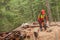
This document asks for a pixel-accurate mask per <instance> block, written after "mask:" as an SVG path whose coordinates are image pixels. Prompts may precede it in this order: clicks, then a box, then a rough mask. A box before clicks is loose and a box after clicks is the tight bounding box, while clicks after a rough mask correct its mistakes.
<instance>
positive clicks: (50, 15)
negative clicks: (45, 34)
mask: <svg viewBox="0 0 60 40" xmlns="http://www.w3.org/2000/svg"><path fill="white" fill-rule="evenodd" d="M45 2H46V7H47V12H48V17H49V22H52V21H53V19H52V14H51V9H50V4H49V0H46V1H45Z"/></svg>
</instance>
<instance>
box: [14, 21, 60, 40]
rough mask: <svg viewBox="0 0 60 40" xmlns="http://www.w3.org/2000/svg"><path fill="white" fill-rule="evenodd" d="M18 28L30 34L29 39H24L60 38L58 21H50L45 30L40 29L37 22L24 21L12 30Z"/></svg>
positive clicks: (57, 39)
mask: <svg viewBox="0 0 60 40" xmlns="http://www.w3.org/2000/svg"><path fill="white" fill-rule="evenodd" d="M27 24H28V25H27ZM24 27H25V29H24ZM19 30H22V31H23V32H24V33H26V34H27V36H30V39H28V38H26V39H25V40H60V22H51V23H50V26H49V27H48V28H47V30H46V31H45V30H43V31H40V28H39V24H38V23H25V24H22V25H21V26H20V27H18V28H16V29H15V30H13V31H19ZM35 32H36V33H35Z"/></svg>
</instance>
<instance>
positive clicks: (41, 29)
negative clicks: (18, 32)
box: [40, 23, 42, 31]
mask: <svg viewBox="0 0 60 40" xmlns="http://www.w3.org/2000/svg"><path fill="white" fill-rule="evenodd" d="M40 31H42V24H41V23H40Z"/></svg>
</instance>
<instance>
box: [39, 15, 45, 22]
mask: <svg viewBox="0 0 60 40" xmlns="http://www.w3.org/2000/svg"><path fill="white" fill-rule="evenodd" d="M44 20H46V15H38V21H44Z"/></svg>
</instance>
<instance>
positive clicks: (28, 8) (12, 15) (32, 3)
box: [0, 0, 60, 32]
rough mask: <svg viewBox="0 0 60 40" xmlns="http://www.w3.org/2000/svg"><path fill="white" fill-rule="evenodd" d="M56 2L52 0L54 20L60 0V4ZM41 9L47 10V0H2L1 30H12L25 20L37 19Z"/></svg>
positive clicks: (0, 12)
mask: <svg viewBox="0 0 60 40" xmlns="http://www.w3.org/2000/svg"><path fill="white" fill-rule="evenodd" d="M56 3H57V2H56V1H55V0H50V5H51V11H52V17H53V18H54V20H55V19H56V20H57V17H56V15H57V14H56V13H57V12H56V7H57V6H59V5H60V3H59V0H58V5H57V4H56ZM59 8H60V6H59ZM41 9H45V10H46V6H45V0H0V32H3V31H11V30H13V29H15V28H16V27H18V26H20V25H21V24H22V23H25V22H33V21H37V16H38V13H40V10H41ZM46 12H47V11H46ZM59 13H60V11H59Z"/></svg>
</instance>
